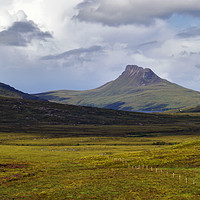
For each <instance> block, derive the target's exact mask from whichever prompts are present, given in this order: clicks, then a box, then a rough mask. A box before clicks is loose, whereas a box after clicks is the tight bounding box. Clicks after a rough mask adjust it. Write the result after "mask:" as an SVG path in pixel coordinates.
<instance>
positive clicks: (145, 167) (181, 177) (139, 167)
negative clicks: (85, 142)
mask: <svg viewBox="0 0 200 200" xmlns="http://www.w3.org/2000/svg"><path fill="white" fill-rule="evenodd" d="M107 157H108V158H109V159H111V160H112V161H114V162H116V161H120V162H121V163H122V165H123V166H124V167H127V168H131V169H133V170H146V171H149V172H154V173H156V174H160V175H164V176H167V177H169V178H170V177H171V178H172V179H174V180H179V182H180V181H182V182H185V184H190V185H197V183H198V182H197V181H198V180H196V179H193V178H188V177H186V176H185V175H182V174H179V173H174V172H170V171H168V170H164V169H161V168H158V167H154V166H148V165H131V164H130V163H128V161H127V160H125V159H122V158H113V157H110V156H107Z"/></svg>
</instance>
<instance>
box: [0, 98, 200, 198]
mask: <svg viewBox="0 0 200 200" xmlns="http://www.w3.org/2000/svg"><path fill="white" fill-rule="evenodd" d="M0 101H1V102H0V114H1V118H0V130H1V131H0V152H1V154H0V199H3V200H4V199H31V200H32V199H61V200H62V199H82V200H85V199H120V200H121V199H174V200H175V199H185V200H186V199H192V200H195V199H199V198H200V173H199V166H200V159H199V158H200V114H199V113H198V112H196V113H194V112H190V113H187V112H185V113H180V112H179V113H175V112H174V113H153V114H147V113H136V112H125V111H117V110H108V109H101V108H92V107H82V106H72V105H62V104H56V103H51V102H47V101H36V100H23V99H15V98H5V97H1V98H0ZM193 109H194V108H193Z"/></svg>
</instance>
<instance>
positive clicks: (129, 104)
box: [36, 65, 200, 111]
mask: <svg viewBox="0 0 200 200" xmlns="http://www.w3.org/2000/svg"><path fill="white" fill-rule="evenodd" d="M36 96H38V97H40V98H43V99H46V100H50V101H53V102H59V103H67V104H74V105H85V106H94V107H101V108H111V109H119V110H128V111H164V110H169V109H178V108H183V107H188V106H196V105H199V104H200V92H197V91H193V90H190V89H186V88H184V87H181V86H179V85H177V84H174V83H171V82H169V81H167V80H165V79H162V78H160V77H159V76H157V75H156V74H155V73H154V72H153V71H152V70H151V69H149V68H142V67H138V66H137V65H128V66H126V69H125V71H124V72H123V73H122V74H121V75H120V76H119V77H118V78H117V79H116V80H114V81H110V82H108V83H106V84H105V85H103V86H101V87H99V88H96V89H93V90H86V91H73V90H58V91H50V92H45V93H40V94H36Z"/></svg>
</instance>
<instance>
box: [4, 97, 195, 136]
mask: <svg viewBox="0 0 200 200" xmlns="http://www.w3.org/2000/svg"><path fill="white" fill-rule="evenodd" d="M0 116H1V117H0V130H1V132H17V133H21V132H23V133H25V132H28V133H37V134H44V135H45V134H53V135H54V136H56V135H58V136H59V137H60V136H62V135H68V136H91V135H95V136H140V137H143V136H144V135H152V134H154V135H155V134H167V135H168V134H173V135H174V134H180V133H181V134H185V133H186V134H188V132H189V133H190V134H196V133H197V134H198V133H199V115H198V116H190V115H188V114H187V115H183V114H181V115H180V114H172V115H171V114H170V115H168V114H158V113H157V114H150V113H139V112H138V113H136V112H127V111H120V110H113V109H112V110H110V109H103V108H93V107H85V106H74V105H66V104H58V103H52V102H48V101H38V100H25V99H19V98H7V97H1V96H0ZM109 125H110V126H109Z"/></svg>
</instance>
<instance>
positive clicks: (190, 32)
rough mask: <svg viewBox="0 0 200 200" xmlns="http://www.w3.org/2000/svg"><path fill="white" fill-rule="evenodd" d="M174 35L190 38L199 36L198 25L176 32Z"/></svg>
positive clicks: (199, 28)
mask: <svg viewBox="0 0 200 200" xmlns="http://www.w3.org/2000/svg"><path fill="white" fill-rule="evenodd" d="M176 36H178V37H181V38H190V37H198V36H200V27H191V28H188V29H185V30H183V31H182V32H180V33H178V34H177V35H176Z"/></svg>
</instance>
